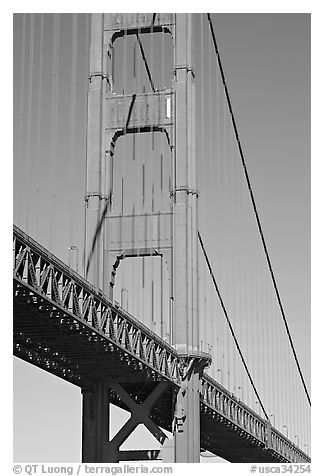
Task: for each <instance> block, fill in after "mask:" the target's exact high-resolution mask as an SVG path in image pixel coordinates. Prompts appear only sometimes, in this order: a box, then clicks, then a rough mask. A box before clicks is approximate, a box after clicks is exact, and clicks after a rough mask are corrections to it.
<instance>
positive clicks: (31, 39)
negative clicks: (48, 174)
mask: <svg viewBox="0 0 324 476" xmlns="http://www.w3.org/2000/svg"><path fill="white" fill-rule="evenodd" d="M34 23H35V14H34V13H31V14H30V35H29V71H28V93H27V130H26V137H27V141H26V184H25V220H26V222H25V230H26V233H29V212H30V210H29V208H30V181H31V168H32V167H31V164H30V162H31V134H32V108H33V75H34Z"/></svg>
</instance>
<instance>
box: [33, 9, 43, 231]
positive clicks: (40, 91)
mask: <svg viewBox="0 0 324 476" xmlns="http://www.w3.org/2000/svg"><path fill="white" fill-rule="evenodd" d="M43 59H44V13H41V14H40V44H39V69H38V88H37V89H38V98H37V116H36V117H37V129H36V165H35V169H36V170H35V184H36V207H35V208H36V213H35V216H36V224H35V236H36V239H38V221H39V205H40V196H39V192H40V183H39V182H40V179H39V175H40V173H39V168H40V148H41V130H42V109H43V108H42V97H43Z"/></svg>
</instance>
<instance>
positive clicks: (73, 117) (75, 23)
mask: <svg viewBox="0 0 324 476" xmlns="http://www.w3.org/2000/svg"><path fill="white" fill-rule="evenodd" d="M71 40H72V51H71V56H72V61H71V63H72V64H71V85H70V150H69V182H70V190H73V175H74V174H73V172H74V171H75V131H76V124H75V122H76V91H77V57H78V14H77V13H73V14H72V36H71ZM69 204H70V207H69V246H72V245H74V233H73V230H74V223H73V217H74V211H75V210H74V206H73V205H74V194H73V195H72V197H70V199H69ZM77 256H78V255H76V259H77ZM72 262H73V261H72ZM76 268H78V263H76Z"/></svg>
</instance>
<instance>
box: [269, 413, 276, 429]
mask: <svg viewBox="0 0 324 476" xmlns="http://www.w3.org/2000/svg"><path fill="white" fill-rule="evenodd" d="M271 417H272V418H273V426H274V427H275V426H276V417H275V415H274V414H273V413H271V415H270V419H271Z"/></svg>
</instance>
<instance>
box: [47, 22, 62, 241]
mask: <svg viewBox="0 0 324 476" xmlns="http://www.w3.org/2000/svg"><path fill="white" fill-rule="evenodd" d="M53 23H54V26H53V61H52V92H51V132H50V177H49V179H50V196H49V201H50V210H49V217H50V222H49V249H50V250H52V249H53V244H54V243H55V228H56V227H55V223H54V222H55V214H56V195H55V194H56V190H55V186H56V181H55V176H56V174H55V163H56V160H57V157H56V153H57V114H58V107H59V96H58V80H59V42H60V14H59V13H54V19H53Z"/></svg>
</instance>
